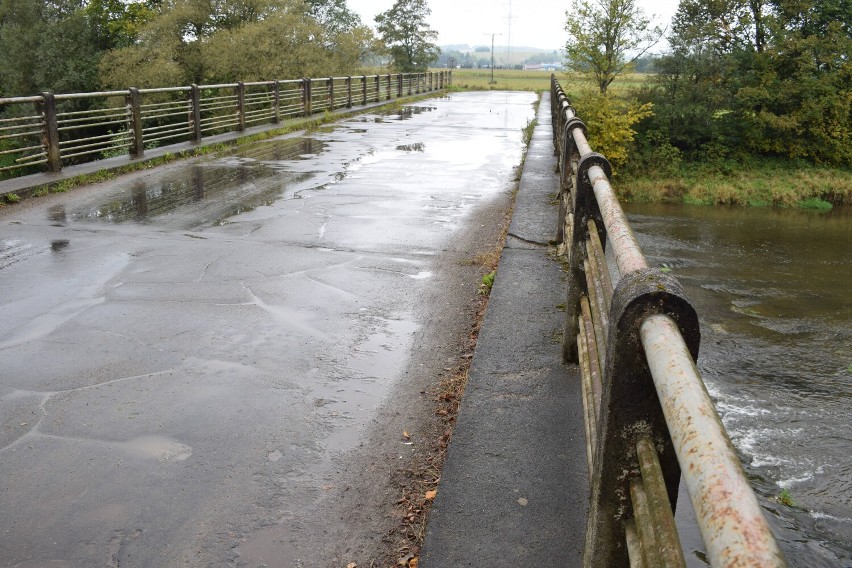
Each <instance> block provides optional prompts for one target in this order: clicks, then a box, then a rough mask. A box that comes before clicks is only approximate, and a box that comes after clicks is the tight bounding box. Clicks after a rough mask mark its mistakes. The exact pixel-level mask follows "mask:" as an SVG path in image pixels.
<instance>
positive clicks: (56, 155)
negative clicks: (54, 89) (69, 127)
mask: <svg viewBox="0 0 852 568" xmlns="http://www.w3.org/2000/svg"><path fill="white" fill-rule="evenodd" d="M41 97H42V101H41V102H40V103H37V106H38V107H39V108H38V110H39V112H40V113H41V116H42V120H43V123H42V127H43V129H42V134H41V143H42V145H43V146H44V148H45V151H46V152H47V163H46V164H45V167H46V168H47V171H49V172H58V171H60V170H62V156H61V155H60V152H59V125H58V124H57V122H56V98H55V97H54V95H53V93H51V92H49V91H45V92H44V93H41Z"/></svg>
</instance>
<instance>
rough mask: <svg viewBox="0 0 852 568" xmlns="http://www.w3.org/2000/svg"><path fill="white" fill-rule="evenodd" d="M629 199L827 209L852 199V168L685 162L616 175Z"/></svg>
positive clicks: (761, 161) (757, 161) (766, 162)
mask: <svg viewBox="0 0 852 568" xmlns="http://www.w3.org/2000/svg"><path fill="white" fill-rule="evenodd" d="M614 185H615V187H616V191H617V192H618V193H619V196H620V197H621V198H623V199H625V200H626V201H634V202H672V203H686V204H688V205H737V206H746V207H801V208H804V209H812V210H817V211H827V210H829V209H831V208H832V207H833V206H835V205H849V204H852V170H849V169H842V168H829V167H823V166H812V165H806V164H805V165H803V164H788V163H785V162H784V161H782V160H769V159H753V160H750V161H747V162H745V163H743V164H734V165H730V164H729V165H727V166H726V167H725V168H717V167H714V166H712V165H709V164H685V165H683V166H681V167H680V168H678V171H677V172H674V173H672V174H658V175H642V174H641V172H632V173H628V174H625V175H622V176H619V177H618V178H616V180H615V184H614Z"/></svg>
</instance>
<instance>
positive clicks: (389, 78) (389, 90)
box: [387, 74, 393, 100]
mask: <svg viewBox="0 0 852 568" xmlns="http://www.w3.org/2000/svg"><path fill="white" fill-rule="evenodd" d="M392 98H393V94H392V93H391V76H390V74H388V96H387V100H391V99H392Z"/></svg>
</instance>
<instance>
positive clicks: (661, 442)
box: [583, 268, 700, 568]
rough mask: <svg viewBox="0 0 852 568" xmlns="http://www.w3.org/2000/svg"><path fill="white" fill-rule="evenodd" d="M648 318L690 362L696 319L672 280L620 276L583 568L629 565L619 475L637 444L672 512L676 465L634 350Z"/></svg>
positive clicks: (626, 488) (648, 272)
mask: <svg viewBox="0 0 852 568" xmlns="http://www.w3.org/2000/svg"><path fill="white" fill-rule="evenodd" d="M650 314H666V315H668V316H669V317H671V318H672V319H673V320H674V321H675V322H676V323H677V325H678V328H680V333H681V335H682V336H683V338H684V341H685V343H686V345H687V347H688V349H689V352H690V355H691V356H692V358H693V361H694V360H695V359H697V357H698V344H699V341H700V331H699V327H698V316H697V314H696V313H695V310H694V308H693V307H692V305H691V304H690V303H689V300H687V299H686V296H685V294H684V292H683V288H682V287H681V286H680V284H679V283H678V281H677V280H676V279H675V278H674V277H672V276H669V275H667V274H663V273H661V272H660V271H659V270H657V269H653V268H648V269H643V270H637V271H635V272H631V273H629V274H626V275H624V276H623V277H622V278H621V280H620V281H619V283H618V285H617V286H616V288H615V291H614V293H613V297H612V303H611V309H610V313H609V315H608V318H609V338H608V341H607V342H606V359H605V360H606V367H605V370H604V373H603V381H602V391H601V398H600V404H599V405H598V408H599V416H598V419H597V428H596V431H597V435H596V438H597V444H596V447H594V448H592V450H593V456H594V457H593V465H594V467H593V470H592V475H591V478H590V480H589V481H590V483H589V485H590V488H591V492H592V493H591V501H590V508H589V517H588V527H587V531H586V547H585V550H584V562H583V564H584V566H586V567H587V568H591V567H593V566H612V567H622V566H623V567H627V566H629V560H628V555H627V548H626V546H625V535H624V522H625V521H628V520H629V519H632V518H634V517H635V515H634V511H633V504H632V501H631V498H630V491H631V489H630V483H631V481H632V480H634V479H636V478H637V474H636V473H634V474H627V475H625V473H624V472H638V471H639V458H638V456H637V449H636V448H637V443H638V442H639V439H640V438H642V437H648V438H650V439H651V440H653V442H654V446H655V447H656V450H657V453H658V455H659V462H660V467H661V469H662V476H663V481H664V483H665V487H666V492H667V493H668V499H669V502H670V504H671V510H672V512H674V510H675V508H676V506H677V495H678V485H679V483H680V466H679V465H678V460H677V456H676V454H675V451H674V447H673V445H672V441H671V436H670V434H669V429H668V425H667V423H666V418H665V416H664V414H663V409H662V407H661V406H660V400H659V398H658V397H657V391H656V388H655V386H654V380H653V378H652V376H651V373H650V370H649V368H648V365H647V363H646V362H645V352H644V350H643V348H642V345H641V344H640V333H639V328H640V326H641V325H642V322H643V321H644V320H645V319H646V318H647V317H648V316H649V315H650ZM604 317H607V316H604ZM600 347H602V346H601V345H600V344H598V348H600ZM678 552H679V551H678ZM653 565H657V564H653Z"/></svg>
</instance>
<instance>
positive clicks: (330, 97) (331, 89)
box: [328, 77, 334, 110]
mask: <svg viewBox="0 0 852 568" xmlns="http://www.w3.org/2000/svg"><path fill="white" fill-rule="evenodd" d="M328 110H334V77H329V78H328Z"/></svg>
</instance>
